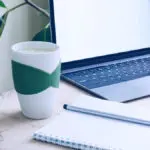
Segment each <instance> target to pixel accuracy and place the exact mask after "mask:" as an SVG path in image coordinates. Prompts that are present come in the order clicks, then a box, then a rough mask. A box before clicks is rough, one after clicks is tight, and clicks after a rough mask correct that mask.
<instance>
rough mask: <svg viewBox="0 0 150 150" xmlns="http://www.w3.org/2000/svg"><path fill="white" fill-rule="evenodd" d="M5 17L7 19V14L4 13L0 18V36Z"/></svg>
mask: <svg viewBox="0 0 150 150" xmlns="http://www.w3.org/2000/svg"><path fill="white" fill-rule="evenodd" d="M7 17H8V13H5V14H4V15H3V16H2V17H0V36H1V35H2V33H3V30H4V27H5V24H6V20H7Z"/></svg>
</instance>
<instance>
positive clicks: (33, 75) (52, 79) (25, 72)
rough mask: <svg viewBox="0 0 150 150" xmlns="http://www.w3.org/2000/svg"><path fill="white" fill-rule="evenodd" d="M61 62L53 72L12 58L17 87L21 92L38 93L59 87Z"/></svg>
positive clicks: (27, 93) (26, 93)
mask: <svg viewBox="0 0 150 150" xmlns="http://www.w3.org/2000/svg"><path fill="white" fill-rule="evenodd" d="M60 68H61V63H59V65H58V66H57V68H56V69H55V70H54V71H53V72H52V73H51V74H49V73H47V72H44V71H42V70H40V69H37V68H34V67H31V66H28V65H24V64H21V63H18V62H16V61H13V60H12V73H13V80H14V85H15V89H16V91H17V92H18V93H20V94H25V95H30V94H37V93H40V92H42V91H44V90H46V89H47V88H49V87H54V88H58V87H59V81H60Z"/></svg>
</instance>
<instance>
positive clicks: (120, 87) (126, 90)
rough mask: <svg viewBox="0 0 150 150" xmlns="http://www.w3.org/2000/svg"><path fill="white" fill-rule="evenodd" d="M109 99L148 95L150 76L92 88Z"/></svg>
mask: <svg viewBox="0 0 150 150" xmlns="http://www.w3.org/2000/svg"><path fill="white" fill-rule="evenodd" d="M92 91H94V92H96V93H99V94H100V95H101V96H103V97H105V98H107V99H108V100H111V101H118V102H123V101H126V100H133V99H137V98H140V97H143V96H148V95H150V76H146V77H143V78H138V79H135V80H130V81H126V82H121V83H117V84H112V85H109V86H104V87H99V88H95V89H92Z"/></svg>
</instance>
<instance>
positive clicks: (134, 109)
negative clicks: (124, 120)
mask: <svg viewBox="0 0 150 150" xmlns="http://www.w3.org/2000/svg"><path fill="white" fill-rule="evenodd" d="M72 105H73V106H77V107H81V108H86V109H92V110H98V111H102V112H108V113H113V114H117V115H122V116H127V117H133V118H136V119H143V120H147V121H150V109H147V108H143V107H140V106H133V105H130V103H118V102H114V101H105V100H100V99H98V98H95V97H92V96H87V95H83V96H79V97H78V98H77V99H76V100H75V102H74V103H73V104H72Z"/></svg>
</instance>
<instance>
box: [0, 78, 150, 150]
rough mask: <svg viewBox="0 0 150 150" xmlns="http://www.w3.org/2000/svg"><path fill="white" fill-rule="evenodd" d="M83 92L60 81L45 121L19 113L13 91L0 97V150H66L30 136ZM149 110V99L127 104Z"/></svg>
mask: <svg viewBox="0 0 150 150" xmlns="http://www.w3.org/2000/svg"><path fill="white" fill-rule="evenodd" d="M82 94H85V93H84V92H83V91H81V90H79V89H77V88H75V87H72V86H71V85H69V84H67V83H64V82H62V81H61V83H60V90H59V99H58V100H57V102H56V105H55V110H54V111H53V113H52V116H51V117H50V118H49V119H46V120H30V119H27V118H25V117H24V116H23V115H22V114H21V112H20V107H19V103H18V100H17V95H16V93H15V91H14V90H12V91H10V92H8V93H6V94H4V95H1V96H0V150H66V149H67V148H62V147H58V146H55V145H52V144H46V143H41V142H37V141H34V140H32V134H33V132H34V131H36V130H37V129H39V128H41V127H42V126H44V125H45V124H47V123H48V122H50V121H51V120H52V119H53V118H54V117H55V116H56V115H58V114H59V113H60V112H61V111H62V106H63V104H64V103H71V102H72V101H73V99H74V98H75V97H77V96H79V95H82ZM127 105H140V106H142V107H145V108H148V109H150V98H149V99H143V100H139V101H135V102H132V103H128V104H127Z"/></svg>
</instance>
